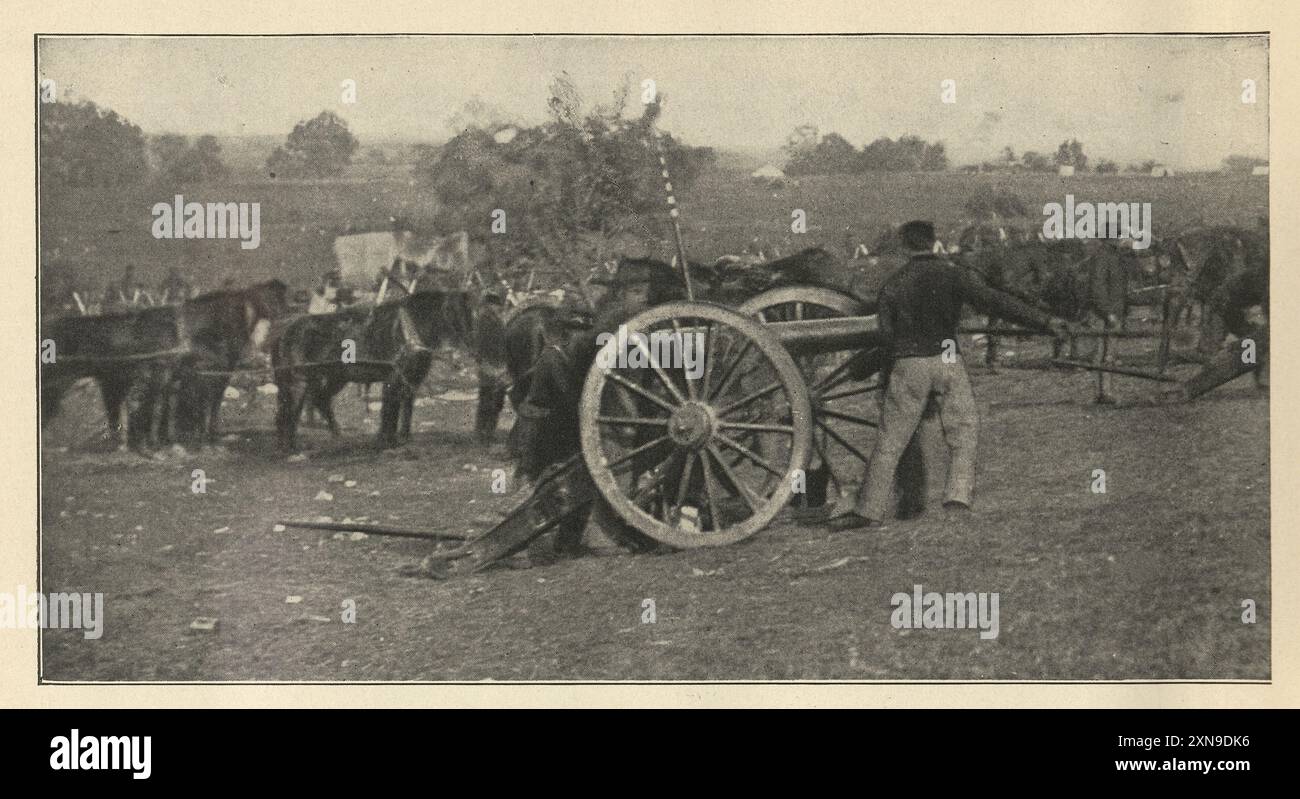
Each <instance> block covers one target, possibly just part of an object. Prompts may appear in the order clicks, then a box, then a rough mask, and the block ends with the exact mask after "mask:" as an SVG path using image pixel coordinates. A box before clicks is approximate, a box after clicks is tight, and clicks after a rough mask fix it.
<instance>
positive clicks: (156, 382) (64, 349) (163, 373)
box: [41, 306, 189, 449]
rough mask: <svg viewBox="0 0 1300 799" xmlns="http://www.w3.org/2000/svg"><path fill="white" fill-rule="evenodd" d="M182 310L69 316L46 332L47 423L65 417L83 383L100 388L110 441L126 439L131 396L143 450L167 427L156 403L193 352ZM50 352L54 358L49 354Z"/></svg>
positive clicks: (132, 428)
mask: <svg viewBox="0 0 1300 799" xmlns="http://www.w3.org/2000/svg"><path fill="white" fill-rule="evenodd" d="M181 316H182V311H181V308H180V307H179V306H164V307H157V308H146V309H142V310H135V311H123V312H119V313H110V314H103V315H100V316H65V317H62V318H60V319H56V320H54V321H52V322H50V323H49V324H48V325H45V326H44V328H43V329H42V331H41V339H42V341H41V352H42V363H43V365H42V371H41V424H42V426H44V425H45V424H47V423H49V421H50V420H51V419H53V418H54V417H55V416H57V415H58V413H59V406H60V405H61V404H62V401H63V395H64V394H66V393H67V391H68V389H70V388H71V387H72V385H73V384H74V383H75V382H76V381H77V380H79V379H81V378H83V377H93V378H94V379H95V381H96V382H97V383H98V384H99V392H100V397H101V399H102V400H103V403H104V416H105V417H106V419H107V421H108V440H109V441H110V442H111V443H112V444H113V445H119V444H121V441H122V403H124V402H126V401H127V399H128V394H130V395H131V396H130V399H131V402H130V403H129V413H128V421H129V424H128V426H127V443H128V444H129V445H130V446H131V448H132V449H143V448H144V447H146V446H147V444H148V443H149V442H150V441H151V440H152V439H153V438H154V433H155V430H156V429H157V428H158V427H159V426H160V421H161V422H162V426H165V418H164V419H162V420H159V419H158V418H157V417H156V414H155V411H156V410H157V407H156V400H157V398H158V396H159V395H160V393H161V392H162V390H163V389H164V387H165V386H166V385H167V383H168V382H169V381H170V380H171V376H172V374H173V373H174V370H175V369H176V368H177V366H179V364H180V363H181V360H182V359H183V358H184V357H185V356H186V355H187V354H188V352H189V342H188V339H187V337H186V335H185V329H184V323H183V321H182V319H181ZM47 353H48V355H47Z"/></svg>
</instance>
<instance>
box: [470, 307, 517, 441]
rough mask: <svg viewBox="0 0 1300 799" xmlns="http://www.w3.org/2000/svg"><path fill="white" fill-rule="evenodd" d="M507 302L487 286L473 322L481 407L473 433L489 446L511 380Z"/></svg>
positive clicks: (476, 414)
mask: <svg viewBox="0 0 1300 799" xmlns="http://www.w3.org/2000/svg"><path fill="white" fill-rule="evenodd" d="M504 314H505V299H504V297H503V296H502V292H501V291H500V290H498V289H496V288H493V287H488V288H487V289H485V290H484V291H483V294H482V296H481V297H480V298H479V307H478V314H477V318H476V319H475V321H474V356H475V360H476V361H477V362H478V407H477V410H476V413H475V417H474V431H475V432H476V433H477V434H478V440H479V443H480V444H482V445H484V446H488V445H490V444H491V443H492V441H493V440H494V439H495V438H496V432H497V430H496V428H497V419H498V418H500V416H501V410H502V408H504V407H505V403H506V390H507V388H508V387H509V383H510V378H509V375H508V373H507V370H506V325H505V320H504Z"/></svg>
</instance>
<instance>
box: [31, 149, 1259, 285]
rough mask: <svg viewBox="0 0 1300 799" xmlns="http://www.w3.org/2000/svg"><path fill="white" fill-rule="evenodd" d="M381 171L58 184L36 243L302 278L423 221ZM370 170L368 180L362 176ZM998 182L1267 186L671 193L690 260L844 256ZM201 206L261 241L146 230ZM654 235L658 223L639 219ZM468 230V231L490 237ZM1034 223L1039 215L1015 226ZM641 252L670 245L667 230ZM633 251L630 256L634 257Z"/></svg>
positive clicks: (87, 259) (813, 183) (1214, 213)
mask: <svg viewBox="0 0 1300 799" xmlns="http://www.w3.org/2000/svg"><path fill="white" fill-rule="evenodd" d="M382 174H383V175H384V176H386V177H383V178H373V179H364V180H362V179H358V180H349V181H319V182H298V183H277V182H274V181H261V182H254V183H231V184H224V185H223V184H205V185H202V186H193V187H184V186H182V187H172V186H168V187H159V186H154V187H133V188H129V189H86V190H77V191H60V192H57V193H52V194H50V195H47V196H46V197H43V199H42V205H43V208H42V224H41V244H42V250H43V252H44V253H45V256H44V260H45V262H46V263H47V264H54V263H61V264H67V265H68V268H70V269H72V270H73V271H74V272H76V273H77V274H78V275H79V276H80V277H81V279H83V280H84V281H86V282H88V283H90V284H92V285H103V284H104V283H106V282H108V281H110V280H113V279H116V278H117V277H118V276H119V275H120V274H121V270H122V267H123V266H124V265H126V264H128V263H129V264H133V265H134V266H135V270H136V275H137V277H138V278H140V279H143V280H145V282H146V283H148V284H149V285H155V284H157V283H158V282H159V281H161V280H162V278H163V276H164V275H165V274H166V273H167V269H168V268H169V267H171V266H180V267H182V268H183V269H184V270H185V271H186V273H187V274H188V275H189V276H190V279H191V280H192V281H193V282H195V283H196V284H197V285H201V286H204V285H205V286H212V287H215V286H217V285H219V284H220V283H221V282H222V280H224V279H225V278H227V277H231V278H234V279H235V280H236V282H239V283H245V282H254V281H256V280H261V279H265V278H269V277H278V278H281V279H283V280H286V281H287V282H289V283H290V284H291V285H293V286H295V287H306V286H310V285H311V284H312V283H313V282H314V281H315V280H316V278H317V277H319V275H320V273H321V272H322V271H324V270H325V269H326V268H328V266H329V265H331V264H332V263H333V250H332V242H333V239H334V236H335V235H337V234H339V233H342V232H345V231H348V230H376V229H385V226H386V225H388V220H389V217H401V218H404V219H407V220H410V222H411V223H412V224H413V225H417V226H419V225H427V224H432V220H433V218H434V213H435V211H436V207H435V203H434V201H433V199H432V198H431V197H429V196H428V194H427V193H426V192H424V191H422V190H420V189H419V188H418V187H416V186H414V185H412V183H411V181H410V180H409V179H408V178H405V177H403V170H402V169H401V168H400V167H384V168H383V170H382ZM372 177H373V176H372ZM987 187H993V188H998V189H1005V190H1007V191H1010V192H1012V193H1014V194H1015V195H1017V196H1018V197H1020V198H1021V200H1022V201H1023V203H1024V205H1025V207H1026V208H1028V209H1030V210H1031V211H1032V210H1033V209H1035V208H1041V206H1042V205H1043V204H1044V203H1046V202H1063V201H1064V200H1065V195H1066V193H1071V194H1073V195H1074V196H1075V197H1076V199H1078V200H1093V201H1098V200H1105V201H1111V202H1120V201H1125V202H1150V203H1151V204H1152V214H1153V216H1154V220H1155V229H1156V231H1157V232H1160V231H1168V230H1172V229H1177V228H1180V227H1183V226H1186V225H1188V224H1190V223H1191V222H1192V221H1194V220H1196V219H1203V220H1204V221H1206V222H1207V223H1221V222H1234V223H1238V224H1244V225H1254V224H1255V219H1256V217H1257V216H1259V215H1260V214H1266V213H1267V209H1268V182H1267V180H1265V179H1261V178H1252V177H1233V176H1224V175H1217V174H1216V175H1190V176H1176V177H1171V178H1150V177H1130V176H1098V175H1083V176H1077V177H1070V178H1060V177H1057V176H1055V175H1018V176H1015V177H996V176H992V175H968V174H959V173H922V174H899V173H881V174H876V175H858V176H831V177H805V178H801V179H799V180H798V181H793V182H790V183H787V184H786V185H785V186H784V187H782V188H779V189H769V188H767V187H764V186H762V185H759V184H756V183H754V182H752V181H750V180H749V178H748V177H747V176H746V175H744V174H743V173H737V172H730V171H722V170H717V171H713V172H709V173H706V174H705V175H703V176H702V177H701V178H700V180H699V181H698V182H697V183H696V184H695V185H694V186H692V187H691V188H689V189H688V190H686V191H684V192H682V193H681V198H680V202H681V206H682V209H683V229H684V235H685V238H686V243H687V247H688V251H689V253H690V255H691V257H693V258H697V259H700V260H712V259H713V258H716V257H717V256H719V255H722V254H725V253H734V252H739V251H741V250H742V249H744V248H745V247H746V246H747V245H750V244H751V243H752V242H753V241H754V240H755V239H758V240H759V242H760V243H761V244H763V245H764V246H765V247H766V248H770V247H771V246H772V245H776V246H777V247H779V248H780V249H781V251H782V252H786V253H788V252H790V251H792V250H795V249H799V248H802V247H805V246H823V247H826V248H828V249H830V250H831V251H833V252H835V253H837V254H840V255H844V254H846V253H845V243H846V234H848V236H849V237H850V238H851V239H852V240H853V241H854V242H855V243H868V244H870V243H873V242H874V241H875V239H876V237H877V236H878V235H879V233H880V232H881V230H882V229H883V228H884V226H886V225H888V224H890V223H899V222H905V221H907V220H908V219H913V218H924V219H931V220H933V221H935V222H936V223H937V224H938V225H939V226H940V229H941V230H950V229H953V228H956V227H958V226H959V225H960V224H962V222H963V220H965V219H966V212H965V210H964V205H965V203H966V201H967V200H968V199H969V198H970V197H971V196H972V195H973V194H975V193H976V192H977V191H979V190H981V189H982V188H987ZM177 193H179V194H182V195H183V196H184V197H185V198H186V200H193V201H199V202H258V203H261V224H262V237H261V245H260V246H259V247H258V248H257V249H255V250H243V249H241V248H240V247H239V242H238V241H235V240H162V241H159V240H156V239H154V238H153V237H152V235H151V234H150V230H151V224H152V221H153V219H152V216H151V214H150V209H151V208H152V207H153V205H154V203H157V202H170V201H171V200H172V198H173V196H174V195H175V194H177ZM794 209H801V210H803V211H804V212H805V214H806V218H807V224H808V229H807V232H806V233H803V234H794V233H791V230H790V224H791V212H792V211H793V210H794ZM644 222H645V225H646V228H648V229H649V230H651V231H652V232H655V231H657V232H658V233H659V234H660V235H662V234H663V225H662V223H663V219H662V218H655V219H646V220H644ZM489 223H490V220H484V223H483V230H481V231H470V232H471V235H473V236H483V235H486V234H487V229H488V225H489ZM1023 224H1024V225H1025V226H1027V227H1028V226H1041V224H1042V218H1041V216H1040V217H1038V218H1036V219H1028V220H1025V221H1024V222H1023ZM649 249H650V251H651V253H653V254H657V255H660V256H663V257H667V256H668V255H670V254H671V248H670V245H669V244H668V242H667V241H666V240H662V241H658V242H657V243H656V242H651V243H650V245H649ZM636 254H640V253H636Z"/></svg>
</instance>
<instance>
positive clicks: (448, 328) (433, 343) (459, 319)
mask: <svg viewBox="0 0 1300 799" xmlns="http://www.w3.org/2000/svg"><path fill="white" fill-rule="evenodd" d="M402 308H403V309H404V310H405V311H406V314H407V316H408V317H409V318H410V320H411V322H413V323H414V325H415V328H416V332H417V333H418V334H419V336H420V338H421V339H422V340H423V343H424V345H425V346H427V347H429V348H431V349H437V348H438V347H441V346H444V345H450V346H467V345H468V343H469V340H470V334H471V333H472V332H473V329H474V310H473V305H472V303H471V300H470V295H469V293H468V292H465V291H436V290H429V291H417V292H415V293H414V294H412V295H410V296H409V297H407V298H406V299H404V300H403V301H402Z"/></svg>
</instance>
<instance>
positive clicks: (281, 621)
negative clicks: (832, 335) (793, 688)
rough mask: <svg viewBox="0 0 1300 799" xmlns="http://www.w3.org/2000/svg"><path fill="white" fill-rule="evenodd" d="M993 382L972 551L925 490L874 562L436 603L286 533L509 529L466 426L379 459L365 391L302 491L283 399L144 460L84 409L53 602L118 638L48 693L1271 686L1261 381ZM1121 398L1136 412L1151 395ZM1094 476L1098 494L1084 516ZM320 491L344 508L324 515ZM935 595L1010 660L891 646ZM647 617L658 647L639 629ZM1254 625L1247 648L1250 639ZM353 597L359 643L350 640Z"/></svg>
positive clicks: (46, 515)
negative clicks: (197, 447)
mask: <svg viewBox="0 0 1300 799" xmlns="http://www.w3.org/2000/svg"><path fill="white" fill-rule="evenodd" d="M975 375H976V377H975V390H976V394H977V396H978V397H979V398H980V400H981V405H982V408H981V415H982V418H983V420H984V424H983V429H982V431H981V434H982V437H981V461H980V474H979V480H980V488H979V500H978V508H977V512H976V513H975V514H974V515H973V517H972V518H970V519H968V520H966V521H964V522H963V523H961V524H957V525H954V524H952V523H951V522H946V521H945V520H944V518H943V515H942V513H941V511H940V510H938V508H937V503H938V499H939V497H938V496H936V495H935V493H934V492H935V491H938V490H940V489H941V485H936V484H940V483H941V480H940V479H935V480H932V486H931V510H930V511H929V512H928V513H927V514H926V515H925V516H923V517H922V518H921V519H919V520H916V521H912V522H893V523H891V524H890V525H889V526H888V527H887V528H885V529H884V530H881V531H879V532H875V533H872V534H869V535H867V534H857V535H855V534H840V535H829V534H827V533H825V532H824V531H823V530H822V529H820V528H818V527H804V526H799V525H797V524H795V523H793V521H792V520H791V519H789V518H785V517H779V518H778V520H777V522H776V523H775V524H773V525H772V526H771V527H770V528H768V529H767V530H764V531H763V532H761V533H759V534H758V535H756V536H755V537H754V538H752V539H750V540H748V541H746V542H744V543H742V544H738V545H735V546H731V547H727V548H721V549H713V550H696V551H688V552H678V553H674V554H667V555H638V556H633V555H611V556H591V557H585V558H582V559H578V560H571V561H562V562H559V563H554V564H549V565H536V564H532V562H531V561H529V560H528V559H527V558H520V559H517V560H516V561H515V562H514V563H513V566H514V567H515V568H510V567H508V566H502V567H499V568H494V569H492V570H489V571H487V572H484V573H481V574H479V575H477V576H473V577H469V578H462V579H457V580H453V581H450V582H445V583H439V582H432V581H428V580H424V579H415V578H406V577H401V576H399V575H398V572H397V570H398V569H399V567H401V566H402V565H403V564H409V563H412V562H414V561H416V560H418V559H419V558H420V557H422V556H423V555H424V554H425V553H427V552H428V551H429V550H430V545H429V544H426V543H423V542H413V541H405V540H400V539H381V538H375V537H369V538H365V539H364V540H356V541H353V540H340V539H346V536H343V535H342V534H339V537H338V538H336V537H335V534H331V533H315V532H310V531H293V530H290V531H287V532H280V533H276V532H272V529H271V528H272V525H273V524H274V523H275V522H276V521H277V520H279V519H284V518H309V519H310V518H316V517H318V516H321V515H328V516H331V517H332V518H333V519H334V520H336V521H342V520H343V519H344V518H351V519H354V520H358V521H369V522H372V523H389V524H396V525H405V526H413V527H424V528H433V529H442V530H457V531H468V530H471V529H474V530H478V529H482V528H483V527H484V526H486V525H488V524H491V523H492V521H493V520H494V518H496V516H495V512H497V511H501V510H503V509H504V508H505V507H506V506H507V505H508V504H509V501H510V500H509V497H503V496H499V495H495V494H493V493H492V492H491V491H490V489H489V486H490V481H491V471H490V470H491V469H494V468H505V467H507V464H506V462H505V460H504V452H502V451H501V450H500V448H497V449H494V450H493V451H491V452H487V453H485V452H483V451H481V450H479V449H478V448H477V447H476V446H475V445H474V444H473V443H472V442H473V439H472V434H471V429H472V415H473V408H472V405H473V404H472V403H471V402H442V401H437V400H435V401H433V404H432V405H426V406H424V407H421V408H417V411H416V414H417V415H416V420H417V421H416V426H417V435H416V437H415V439H414V441H413V442H412V443H411V444H410V446H408V447H407V448H405V449H404V450H401V451H398V452H395V453H391V452H390V453H385V454H381V453H379V452H378V451H376V450H375V449H374V448H373V444H372V439H371V436H372V434H373V430H374V426H373V419H374V418H375V416H374V415H371V416H369V417H367V416H365V415H364V413H363V410H362V408H361V407H360V405H359V403H358V402H357V401H356V399H355V394H354V393H353V392H352V391H351V390H349V391H347V392H345V393H344V394H343V395H341V396H340V400H342V401H341V402H340V403H339V404H340V406H341V407H340V410H341V413H340V418H341V420H342V421H343V423H344V425H345V427H347V428H348V429H347V430H346V432H345V435H344V438H343V439H341V440H340V441H337V442H333V441H330V440H329V439H328V437H327V436H326V435H325V434H324V433H323V432H322V431H319V430H316V431H312V432H310V433H309V437H308V446H309V448H310V458H309V459H308V460H307V461H306V462H302V463H286V462H285V459H284V457H283V456H281V455H278V454H277V453H275V451H274V449H273V434H272V432H271V418H270V413H271V408H272V403H271V402H270V401H269V398H263V399H261V400H259V404H258V405H255V406H253V407H252V408H251V409H249V410H242V407H243V403H242V402H241V401H236V402H232V403H228V407H229V408H230V410H231V416H230V420H229V425H228V429H230V430H236V431H239V433H238V435H237V437H236V440H234V441H233V442H232V443H230V444H228V445H227V448H226V451H205V452H202V453H194V454H190V455H184V456H180V455H175V454H173V455H170V456H169V457H168V458H167V459H166V460H165V461H161V462H154V461H147V460H144V459H142V458H140V457H138V456H136V455H128V454H117V453H114V454H95V453H91V452H87V451H85V450H84V449H82V448H81V447H79V446H78V444H77V441H76V440H74V439H80V440H81V441H82V442H84V441H85V438H84V437H83V436H84V434H85V433H86V432H88V431H93V430H94V429H95V427H96V425H95V420H96V417H97V415H98V408H97V407H96V403H95V401H94V392H93V391H83V392H80V393H79V394H77V395H76V396H75V397H74V398H72V399H70V400H69V407H68V408H67V410H66V413H65V417H66V419H61V420H60V421H59V422H57V423H56V424H55V425H54V426H53V427H52V429H51V433H50V434H49V435H47V437H46V450H45V462H44V469H43V473H44V480H43V503H42V516H43V521H44V525H45V533H44V539H43V547H44V560H43V568H44V574H45V585H46V586H47V590H76V591H83V590H84V591H100V592H103V593H104V594H105V617H106V621H105V630H106V632H105V633H104V636H103V638H102V639H100V640H98V641H88V640H83V638H82V637H81V635H80V633H79V632H73V631H63V630H58V631H49V632H47V633H46V634H45V639H44V640H45V645H44V658H45V661H44V666H45V668H44V676H45V678H46V679H54V680H228V679H234V680H482V679H494V680H646V679H649V680H668V679H848V680H860V679H1012V680H1014V679H1034V680H1043V679H1078V680H1092V679H1158V678H1199V679H1206V678H1228V679H1266V678H1267V677H1268V676H1269V673H1270V672H1269V665H1268V664H1269V655H1268V653H1269V630H1270V626H1269V622H1270V604H1269V597H1270V586H1269V569H1268V564H1269V524H1268V519H1269V514H1268V501H1269V472H1268V401H1267V397H1266V395H1262V394H1260V393H1259V392H1258V391H1257V390H1256V389H1255V388H1254V386H1253V385H1251V384H1250V381H1249V379H1248V378H1243V379H1241V380H1238V381H1237V382H1235V383H1233V384H1231V385H1229V386H1226V387H1224V388H1222V389H1219V390H1218V391H1217V392H1215V393H1214V394H1211V395H1210V396H1208V397H1207V398H1205V399H1203V400H1201V401H1198V402H1195V403H1192V404H1187V405H1175V406H1167V405H1165V406H1161V405H1142V404H1138V403H1136V402H1135V403H1134V404H1133V405H1130V406H1128V407H1120V408H1104V409H1099V408H1097V407H1094V406H1091V405H1089V404H1087V402H1086V398H1087V397H1089V396H1090V393H1089V384H1090V379H1089V378H1088V377H1086V376H1083V375H1081V374H1075V375H1070V374H1060V373H1044V372H1026V371H1021V370H1010V369H1007V370H1003V371H1001V372H1000V373H996V374H992V373H988V372H986V371H983V370H978V371H976V372H975ZM433 383H434V384H435V385H434V388H435V389H437V390H442V389H445V388H449V387H453V385H454V381H447V380H440V379H436V378H435V379H434V381H433ZM1120 383H1121V386H1122V387H1123V389H1124V394H1125V395H1126V396H1128V397H1130V398H1136V396H1137V392H1138V391H1139V390H1141V389H1142V388H1144V387H1143V386H1141V385H1137V384H1135V383H1136V381H1127V382H1126V381H1123V379H1121V381H1120ZM74 420H80V421H79V422H78V421H74ZM92 437H93V436H92ZM67 445H71V446H70V448H69V449H68V450H67V451H59V450H58V449H57V448H58V447H60V446H67ZM940 462H941V461H940ZM195 468H203V469H204V470H205V471H206V473H207V475H208V477H209V478H210V479H211V480H212V481H213V482H212V483H211V484H210V485H209V487H208V491H207V493H206V494H204V495H195V494H192V493H191V492H190V485H191V482H192V480H191V472H192V470H193V469H195ZM471 468H472V469H473V470H472V471H471V470H470V469H471ZM1095 468H1104V469H1105V470H1106V472H1107V491H1106V493H1105V494H1094V493H1092V492H1091V491H1090V490H1089V486H1090V482H1091V480H1092V470H1093V469H1095ZM331 475H338V476H342V477H344V478H345V479H348V480H356V481H357V484H356V486H355V487H353V488H346V487H344V485H343V484H342V483H337V482H329V477H330V476H331ZM322 490H324V491H327V492H329V493H331V494H333V500H332V501H324V500H317V499H314V497H316V496H317V494H318V492H319V491H322ZM530 564H531V565H533V567H532V568H524V567H526V566H528V565H530ZM916 583H920V584H922V585H924V586H925V587H926V590H931V589H933V590H937V591H977V592H978V591H985V592H998V593H999V594H1000V596H1001V614H1000V628H1001V629H1000V634H999V637H998V638H997V639H996V640H981V639H980V638H979V636H978V633H977V631H976V630H912V631H906V630H902V631H900V630H896V629H894V628H893V627H891V626H890V623H889V619H890V612H891V606H890V604H889V601H890V597H891V595H892V594H894V593H895V592H900V591H902V592H909V591H911V588H912V586H913V585H914V584H916ZM289 596H300V597H302V601H301V603H300V604H286V598H287V597H289ZM647 598H650V599H653V600H655V604H656V608H657V620H656V623H655V624H642V623H641V616H642V612H643V611H642V602H643V600H644V599H647ZM1247 598H1250V599H1254V600H1255V601H1256V603H1257V604H1258V608H1259V622H1258V623H1256V624H1243V623H1242V622H1241V619H1240V614H1241V601H1242V600H1243V599H1247ZM346 599H352V600H355V602H356V613H357V615H356V622H355V623H352V624H345V623H343V622H342V621H341V613H342V612H343V607H344V606H343V602H344V600H346ZM200 616H210V617H216V618H218V619H219V620H220V622H219V625H218V629H217V631H216V632H214V633H202V632H191V631H190V630H189V629H188V626H189V624H190V622H191V621H192V620H193V619H194V618H196V617H200Z"/></svg>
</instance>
